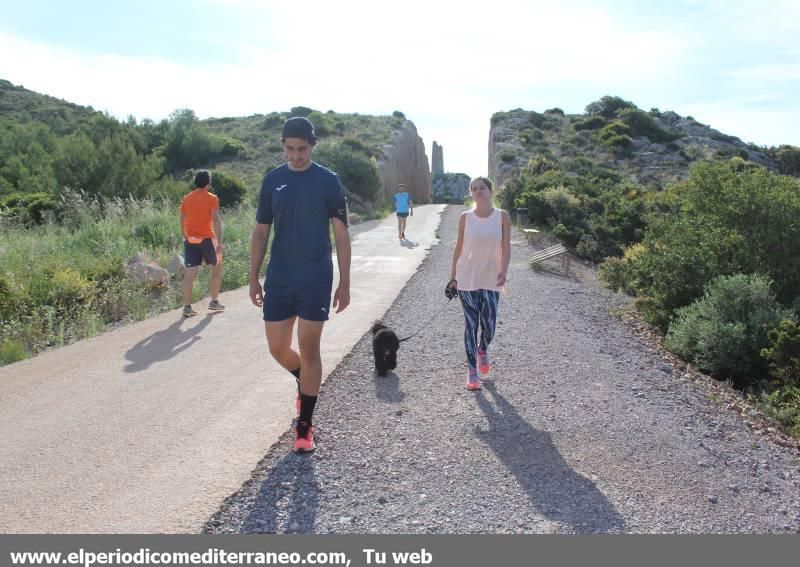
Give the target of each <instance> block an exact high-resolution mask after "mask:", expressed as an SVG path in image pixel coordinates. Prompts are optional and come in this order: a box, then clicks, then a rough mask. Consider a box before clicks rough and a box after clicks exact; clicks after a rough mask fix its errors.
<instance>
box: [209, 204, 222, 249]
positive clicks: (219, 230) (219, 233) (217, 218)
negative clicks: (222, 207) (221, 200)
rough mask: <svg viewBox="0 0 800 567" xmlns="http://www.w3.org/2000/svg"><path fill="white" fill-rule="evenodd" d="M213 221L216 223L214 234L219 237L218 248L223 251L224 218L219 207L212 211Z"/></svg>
mask: <svg viewBox="0 0 800 567" xmlns="http://www.w3.org/2000/svg"><path fill="white" fill-rule="evenodd" d="M211 222H212V224H213V225H214V234H215V235H216V237H217V246H218V250H219V251H220V252H222V218H221V217H220V216H219V209H217V210H215V211H214V212H212V213H211Z"/></svg>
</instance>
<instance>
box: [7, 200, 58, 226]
mask: <svg viewBox="0 0 800 567" xmlns="http://www.w3.org/2000/svg"><path fill="white" fill-rule="evenodd" d="M0 209H5V210H6V212H7V214H8V215H9V216H10V217H13V218H16V219H17V220H18V221H19V222H21V223H23V224H27V225H30V224H41V223H43V222H45V220H47V217H48V213H49V212H50V213H54V212H55V211H56V210H57V209H58V202H57V200H56V197H55V196H54V195H52V194H51V193H39V192H37V193H20V192H16V193H11V194H10V195H6V196H5V197H2V198H0Z"/></svg>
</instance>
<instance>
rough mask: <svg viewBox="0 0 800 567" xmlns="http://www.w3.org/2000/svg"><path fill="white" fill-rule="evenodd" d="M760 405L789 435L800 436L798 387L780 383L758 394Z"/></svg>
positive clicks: (799, 389)
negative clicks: (780, 384)
mask: <svg viewBox="0 0 800 567" xmlns="http://www.w3.org/2000/svg"><path fill="white" fill-rule="evenodd" d="M760 401H761V404H760V405H761V407H762V408H763V410H764V413H766V414H767V415H768V416H769V417H771V418H773V419H775V420H776V421H777V422H778V423H780V424H781V425H782V426H783V427H784V428H785V429H786V430H787V431H788V433H789V434H790V435H792V436H794V437H800V387H798V386H796V385H782V386H775V387H773V388H771V391H766V392H762V393H761V395H760Z"/></svg>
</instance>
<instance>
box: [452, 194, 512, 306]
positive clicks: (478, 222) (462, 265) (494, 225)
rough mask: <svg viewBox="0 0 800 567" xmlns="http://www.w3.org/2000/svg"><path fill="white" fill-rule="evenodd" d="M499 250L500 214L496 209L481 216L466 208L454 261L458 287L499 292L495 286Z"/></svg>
mask: <svg viewBox="0 0 800 567" xmlns="http://www.w3.org/2000/svg"><path fill="white" fill-rule="evenodd" d="M502 250H503V217H502V215H501V214H500V211H499V210H498V209H494V210H492V214H491V215H489V216H488V217H486V218H485V219H482V218H480V217H479V216H478V215H476V214H475V210H474V209H473V210H471V211H469V212H468V213H467V214H466V216H465V218H464V241H463V242H462V244H461V255H460V256H459V257H458V260H457V261H456V280H457V281H458V284H457V285H458V289H460V290H463V291H475V290H476V289H488V290H491V291H502V290H503V288H502V287H498V286H497V275H498V274H499V273H500V266H501V261H500V257H501V254H502Z"/></svg>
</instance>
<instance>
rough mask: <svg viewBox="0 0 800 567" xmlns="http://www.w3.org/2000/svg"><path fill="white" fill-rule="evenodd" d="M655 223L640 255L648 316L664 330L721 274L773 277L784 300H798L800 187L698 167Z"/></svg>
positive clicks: (761, 171) (754, 173) (725, 168)
mask: <svg viewBox="0 0 800 567" xmlns="http://www.w3.org/2000/svg"><path fill="white" fill-rule="evenodd" d="M667 193H668V196H667V198H666V199H665V202H667V203H669V204H668V205H667V208H666V211H665V212H664V213H660V214H658V215H656V216H654V217H653V218H651V219H650V222H649V224H648V228H647V230H646V232H645V235H644V238H643V241H642V244H643V246H644V251H643V252H642V253H641V254H640V255H638V256H637V262H639V263H640V266H639V269H640V270H641V271H644V272H647V273H649V274H650V278H649V281H648V283H647V284H646V285H645V286H644V287H643V288H641V289H638V290H637V295H639V296H640V298H641V305H642V307H643V310H644V314H645V317H646V318H647V319H648V320H649V321H650V322H651V323H653V324H656V325H658V326H659V327H661V328H666V326H667V324H668V323H669V321H670V319H671V318H672V317H673V314H674V312H675V310H677V309H678V308H680V307H683V306H685V305H688V304H690V303H692V302H693V301H694V300H696V299H697V298H699V297H700V296H701V295H702V293H703V289H704V288H705V286H706V285H707V284H708V283H709V282H710V281H711V280H712V279H714V278H716V277H717V276H720V275H732V274H737V273H747V274H764V275H769V277H770V278H771V280H772V281H773V282H774V284H773V285H774V288H773V289H774V290H775V293H776V295H777V298H778V300H779V301H781V302H783V303H784V304H787V305H788V303H789V302H791V301H792V300H793V298H795V297H798V296H799V295H800V226H798V224H797V220H796V219H797V218H800V182H798V181H797V180H795V179H793V178H790V177H786V176H782V175H775V174H773V173H771V172H769V171H768V170H766V169H765V168H761V167H757V166H753V165H747V166H745V167H743V166H742V165H741V164H737V163H732V162H714V163H708V162H706V163H698V164H697V165H695V166H694V167H693V168H692V170H691V173H690V176H689V179H688V180H687V181H686V182H684V183H680V184H678V185H676V186H673V187H672V188H671V189H670V190H669V191H668V192H667Z"/></svg>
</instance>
